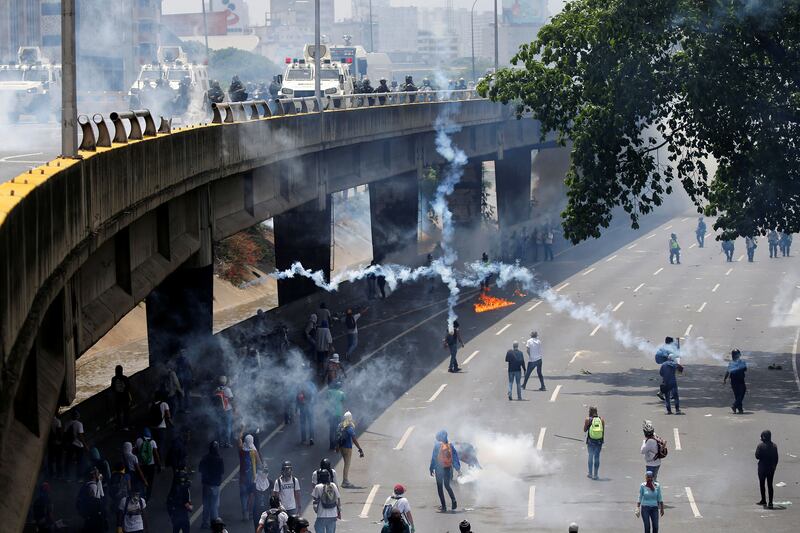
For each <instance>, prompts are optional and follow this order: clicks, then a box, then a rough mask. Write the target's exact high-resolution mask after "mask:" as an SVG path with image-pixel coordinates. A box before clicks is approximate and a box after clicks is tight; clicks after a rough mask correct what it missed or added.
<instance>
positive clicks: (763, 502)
mask: <svg viewBox="0 0 800 533" xmlns="http://www.w3.org/2000/svg"><path fill="white" fill-rule="evenodd" d="M756 505H767V502H765V501H764V500H761V501H757V502H756Z"/></svg>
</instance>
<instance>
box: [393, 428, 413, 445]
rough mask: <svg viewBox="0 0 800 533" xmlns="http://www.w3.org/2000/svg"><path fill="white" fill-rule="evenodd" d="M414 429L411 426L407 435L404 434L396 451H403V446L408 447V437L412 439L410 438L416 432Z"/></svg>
mask: <svg viewBox="0 0 800 533" xmlns="http://www.w3.org/2000/svg"><path fill="white" fill-rule="evenodd" d="M414 427H415V426H410V427H409V428H408V429H407V430H406V432H405V433H403V436H402V437H400V442H398V443H397V446H395V447H394V449H395V450H402V449H403V446H405V445H406V441H407V440H408V437H410V436H411V434H412V433H413V432H414Z"/></svg>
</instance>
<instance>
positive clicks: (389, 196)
mask: <svg viewBox="0 0 800 533" xmlns="http://www.w3.org/2000/svg"><path fill="white" fill-rule="evenodd" d="M369 211H370V216H371V223H372V257H373V259H375V261H376V262H378V263H380V262H383V261H386V260H387V258H389V260H390V261H392V262H398V263H404V262H407V260H408V259H409V258H415V257H416V256H417V229H418V228H417V226H418V224H419V177H418V175H417V171H416V170H415V171H412V172H407V173H405V174H400V175H399V176H394V177H392V178H388V179H385V180H381V181H377V182H374V183H370V185H369Z"/></svg>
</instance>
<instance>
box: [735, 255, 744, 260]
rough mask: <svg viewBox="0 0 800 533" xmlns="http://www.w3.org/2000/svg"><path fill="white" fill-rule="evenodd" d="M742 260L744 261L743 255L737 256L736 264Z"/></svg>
mask: <svg viewBox="0 0 800 533" xmlns="http://www.w3.org/2000/svg"><path fill="white" fill-rule="evenodd" d="M742 259H744V254H742V255H740V256H739V259H737V260H736V261H737V262H739V261H741V260H742Z"/></svg>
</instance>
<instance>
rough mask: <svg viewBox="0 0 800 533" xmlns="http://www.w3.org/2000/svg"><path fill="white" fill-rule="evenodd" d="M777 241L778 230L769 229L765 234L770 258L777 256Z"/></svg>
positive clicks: (778, 237)
mask: <svg viewBox="0 0 800 533" xmlns="http://www.w3.org/2000/svg"><path fill="white" fill-rule="evenodd" d="M778 241H780V236H779V235H778V232H777V231H775V230H774V229H773V230H770V232H769V233H768V234H767V244H768V245H769V256H770V258H773V257H778Z"/></svg>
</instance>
